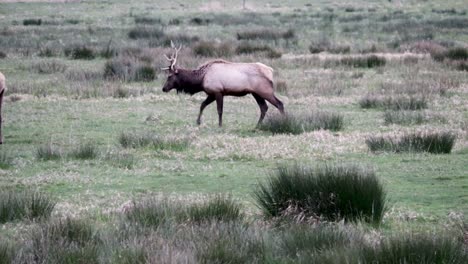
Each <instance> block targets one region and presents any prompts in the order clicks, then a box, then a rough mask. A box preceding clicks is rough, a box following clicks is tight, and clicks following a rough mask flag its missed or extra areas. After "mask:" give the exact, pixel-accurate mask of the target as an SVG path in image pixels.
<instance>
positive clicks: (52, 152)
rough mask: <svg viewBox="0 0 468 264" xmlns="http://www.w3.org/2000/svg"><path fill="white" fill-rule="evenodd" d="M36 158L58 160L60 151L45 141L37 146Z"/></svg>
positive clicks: (60, 156) (60, 154) (60, 155)
mask: <svg viewBox="0 0 468 264" xmlns="http://www.w3.org/2000/svg"><path fill="white" fill-rule="evenodd" d="M36 158H37V159H38V160H58V159H61V158H62V151H61V149H60V148H59V147H57V146H54V145H52V143H47V144H44V145H42V146H39V147H38V148H37V150H36Z"/></svg>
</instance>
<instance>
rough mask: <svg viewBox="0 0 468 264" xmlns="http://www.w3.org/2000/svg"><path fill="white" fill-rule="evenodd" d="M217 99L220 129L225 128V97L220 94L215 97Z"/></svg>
mask: <svg viewBox="0 0 468 264" xmlns="http://www.w3.org/2000/svg"><path fill="white" fill-rule="evenodd" d="M215 98H216V106H217V108H218V120H219V121H218V122H219V127H222V126H223V95H222V94H220V93H218V94H216V95H215Z"/></svg>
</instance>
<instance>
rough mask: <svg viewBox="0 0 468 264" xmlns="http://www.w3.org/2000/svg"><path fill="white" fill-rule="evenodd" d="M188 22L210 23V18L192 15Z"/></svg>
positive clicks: (195, 23) (197, 23)
mask: <svg viewBox="0 0 468 264" xmlns="http://www.w3.org/2000/svg"><path fill="white" fill-rule="evenodd" d="M190 23H191V24H193V25H197V26H203V25H208V24H210V23H211V20H210V19H208V18H200V17H194V18H192V19H190Z"/></svg>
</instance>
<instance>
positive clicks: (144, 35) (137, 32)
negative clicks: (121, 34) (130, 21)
mask: <svg viewBox="0 0 468 264" xmlns="http://www.w3.org/2000/svg"><path fill="white" fill-rule="evenodd" d="M164 36H165V34H164V31H163V30H162V29H159V28H152V27H136V28H133V29H132V30H130V31H129V32H128V37H129V38H131V39H148V38H162V37H164Z"/></svg>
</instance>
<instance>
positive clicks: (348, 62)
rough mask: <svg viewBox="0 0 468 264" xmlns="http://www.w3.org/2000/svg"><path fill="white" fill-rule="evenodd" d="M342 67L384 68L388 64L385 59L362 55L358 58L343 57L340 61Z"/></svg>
mask: <svg viewBox="0 0 468 264" xmlns="http://www.w3.org/2000/svg"><path fill="white" fill-rule="evenodd" d="M339 62H340V64H341V65H345V66H349V67H356V68H375V67H381V66H384V65H385V64H386V62H387V60H386V59H385V57H380V56H376V55H362V56H358V57H343V58H341V60H340V61H339Z"/></svg>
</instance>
